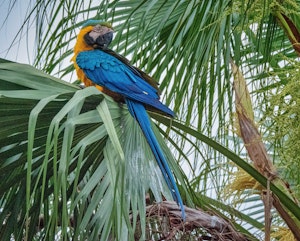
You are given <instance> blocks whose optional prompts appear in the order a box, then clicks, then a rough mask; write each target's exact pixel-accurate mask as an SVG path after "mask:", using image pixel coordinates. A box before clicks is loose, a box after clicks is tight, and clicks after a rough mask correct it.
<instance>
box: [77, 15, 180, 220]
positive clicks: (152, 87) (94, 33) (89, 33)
mask: <svg viewBox="0 0 300 241" xmlns="http://www.w3.org/2000/svg"><path fill="white" fill-rule="evenodd" d="M112 38H113V29H112V27H111V25H110V24H109V23H107V22H103V21H99V20H88V21H87V22H86V23H85V24H84V25H83V26H82V29H81V30H80V32H79V34H78V37H77V42H76V44H75V47H74V56H73V58H72V60H73V62H74V66H75V69H76V71H77V75H78V78H79V79H80V80H81V81H82V82H84V84H85V85H86V86H92V85H93V86H96V87H97V88H98V89H99V90H100V91H102V92H103V93H105V94H107V95H110V96H111V97H113V98H114V100H116V101H121V102H125V103H126V104H127V106H128V110H129V112H130V114H131V115H132V116H133V117H134V118H135V119H136V121H137V122H138V123H139V125H140V127H141V129H142V131H143V133H144V136H145V138H146V140H147V142H148V144H149V146H150V148H151V150H152V152H153V155H154V156H155V159H156V161H157V163H158V165H159V167H160V169H161V171H162V173H163V176H164V178H165V181H166V183H167V185H168V187H169V189H170V190H171V193H172V195H173V198H174V200H175V201H176V202H177V204H178V205H179V206H180V208H181V212H182V218H183V220H185V211H184V206H183V203H182V199H181V196H180V194H179V191H178V188H177V185H176V183H175V180H174V177H173V174H172V172H171V170H170V168H169V165H168V162H167V160H166V158H165V155H164V153H163V151H162V149H161V147H160V145H159V143H158V141H157V139H156V137H155V134H154V133H153V130H152V128H151V124H150V119H149V116H148V114H147V112H146V108H150V109H154V110H156V111H159V112H162V113H164V114H166V115H168V116H171V117H174V112H173V111H172V110H170V109H169V108H168V107H167V106H165V105H164V104H162V103H161V102H160V101H159V89H158V85H157V82H156V81H154V80H153V79H152V78H151V77H150V76H149V75H147V74H146V73H144V72H143V71H141V70H140V69H138V68H135V67H133V66H131V65H130V64H129V62H128V60H127V59H125V58H124V57H122V56H121V55H118V54H117V53H115V52H114V51H112V50H111V49H109V48H108V45H109V44H110V43H111V41H112Z"/></svg>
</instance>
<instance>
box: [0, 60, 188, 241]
mask: <svg viewBox="0 0 300 241" xmlns="http://www.w3.org/2000/svg"><path fill="white" fill-rule="evenodd" d="M0 72H1V83H2V84H3V85H4V86H6V89H5V90H3V91H2V90H1V91H0V94H1V98H0V107H1V108H0V111H1V113H2V115H1V116H2V118H1V123H2V125H1V130H0V131H1V140H0V142H1V149H0V157H1V160H2V161H1V166H0V175H1V179H2V180H3V182H2V183H1V197H2V198H1V210H3V211H1V213H0V220H2V223H3V222H5V225H3V226H2V228H1V231H0V232H1V233H2V234H3V237H9V236H10V235H11V234H13V236H14V239H15V240H20V239H22V237H23V236H22V235H23V230H26V238H27V240H31V239H32V238H33V237H34V235H35V233H36V226H37V225H38V222H39V217H40V215H43V218H44V220H45V221H46V220H47V222H46V227H45V228H44V230H43V231H41V234H40V235H41V237H44V238H46V239H51V240H53V239H54V237H55V236H56V234H57V233H58V232H60V233H61V235H62V237H64V239H68V238H67V237H69V236H70V235H72V237H78V238H80V239H85V238H87V237H94V238H97V237H100V234H101V240H106V239H107V238H108V237H109V236H110V235H114V236H115V238H117V239H120V237H122V238H124V237H127V235H128V239H129V240H132V238H133V236H134V230H135V228H136V227H135V226H132V225H131V220H130V219H129V217H130V216H132V219H133V220H135V221H134V223H135V224H136V220H137V218H138V217H139V219H140V220H142V222H141V230H142V237H145V208H146V206H145V205H146V204H145V199H146V197H145V195H146V193H147V192H148V190H150V192H151V193H152V194H153V196H154V199H155V200H156V201H157V202H159V201H161V200H162V194H163V196H164V197H165V198H167V199H169V200H171V199H172V196H171V193H170V191H169V189H168V187H167V186H166V183H165V182H164V181H163V180H164V179H163V177H162V174H161V171H160V169H159V167H158V165H157V163H156V161H155V158H154V157H153V155H152V152H151V150H150V148H149V146H148V144H147V142H146V140H145V138H144V137H143V134H142V133H141V130H140V128H139V126H138V125H137V124H136V122H135V120H134V119H133V118H132V117H131V115H130V114H129V112H128V111H127V109H125V108H124V107H121V106H119V105H118V104H117V103H115V102H114V101H112V100H110V99H109V98H108V97H104V96H103V95H102V94H101V93H100V92H99V91H98V90H97V89H96V88H94V87H90V88H85V89H80V88H78V87H77V86H73V85H70V84H68V83H65V82H63V81H60V80H58V79H56V78H53V77H50V76H49V75H46V74H43V73H42V72H40V71H38V70H36V69H34V68H33V67H30V66H27V65H20V64H16V63H2V64H0ZM16 96H17V97H16ZM153 127H154V128H155V126H153ZM159 142H160V144H161V145H162V146H163V149H164V150H165V153H166V155H167V158H168V160H169V162H170V165H171V166H172V169H173V170H174V173H175V174H176V177H177V180H178V181H179V182H180V183H181V187H182V191H184V190H185V191H184V192H185V193H186V195H185V196H186V197H188V192H187V187H186V184H185V183H186V181H185V179H184V176H183V173H182V171H180V169H179V167H178V166H177V165H176V164H175V162H174V159H173V157H172V155H171V153H170V152H168V151H167V149H168V148H167V147H166V145H165V144H164V141H163V140H162V139H159ZM25 194H26V195H25ZM24 197H26V200H24ZM18 200H19V201H18ZM18 202H19V203H18ZM15 203H17V207H16V206H15V205H14V204H15ZM17 217H18V218H17ZM71 217H73V219H74V222H75V225H77V226H75V227H74V231H73V232H70V231H69V230H68V229H69V226H70V218H71ZM17 219H18V220H19V221H18V222H16V220H17ZM58 227H60V228H58ZM123 240H124V239H123Z"/></svg>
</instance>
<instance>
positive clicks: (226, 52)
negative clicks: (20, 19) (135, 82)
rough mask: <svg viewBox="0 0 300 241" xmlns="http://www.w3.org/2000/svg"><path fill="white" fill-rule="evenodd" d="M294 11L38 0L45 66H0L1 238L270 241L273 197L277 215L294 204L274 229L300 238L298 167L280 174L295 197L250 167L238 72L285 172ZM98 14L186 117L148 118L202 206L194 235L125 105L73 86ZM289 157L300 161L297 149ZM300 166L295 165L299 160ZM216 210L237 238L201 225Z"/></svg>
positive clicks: (289, 6) (285, 7) (188, 195)
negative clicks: (82, 46)
mask: <svg viewBox="0 0 300 241" xmlns="http://www.w3.org/2000/svg"><path fill="white" fill-rule="evenodd" d="M295 7H296V8H299V2H297V1H289V2H288V3H280V2H277V1H259V0H257V1H170V0H169V1H167V0H150V1H129V0H119V1H101V2H100V3H98V4H97V5H95V4H93V3H92V1H90V2H88V1H85V2H82V1H67V0H66V1H60V2H55V1H53V2H51V1H38V2H37V3H36V5H35V6H34V7H33V8H32V9H33V10H32V12H30V13H29V15H28V18H27V19H26V21H27V22H26V21H25V23H24V24H25V25H24V26H26V23H28V24H29V23H30V21H31V20H32V19H35V20H36V39H37V41H36V53H37V54H36V56H35V62H34V65H35V68H34V67H32V66H27V65H20V64H17V63H12V62H9V61H7V60H1V63H0V73H1V74H0V76H1V77H0V78H1V82H0V86H1V89H0V96H1V97H0V111H1V117H0V122H1V127H0V133H1V135H0V142H1V146H0V157H1V164H0V175H1V180H2V182H1V186H0V193H1V196H0V203H1V209H0V219H1V223H2V227H1V229H0V234H1V235H0V236H1V237H3V238H2V239H3V240H9V239H13V240H22V239H25V240H39V239H41V238H43V239H46V240H57V239H62V240H70V239H72V240H99V239H100V240H109V239H116V240H127V239H128V240H133V239H141V240H144V239H150V240H157V239H159V238H160V239H162V238H167V237H168V238H173V239H174V240H176V239H177V240H180V239H184V238H185V239H187V240H192V239H193V238H194V239H195V240H198V238H199V237H207V236H210V237H212V238H215V239H216V237H218V235H219V237H221V238H223V239H225V238H231V240H232V239H234V238H235V239H236V240H242V239H245V240H261V239H262V237H264V236H265V237H266V238H268V237H269V234H270V230H269V229H268V225H267V222H266V223H264V217H266V218H265V219H266V220H267V219H268V218H269V217H270V216H268V215H271V212H269V213H268V212H266V215H264V209H263V204H262V201H261V200H260V197H261V196H262V197H265V196H264V194H263V195H261V194H262V193H266V192H269V191H270V190H271V191H272V195H271V194H270V192H269V194H268V195H267V197H269V198H273V199H274V200H275V201H278V202H279V203H280V206H276V205H275V207H276V208H277V210H278V209H279V208H280V207H282V208H283V211H281V212H280V211H279V212H278V213H277V212H275V210H274V211H272V215H273V217H274V218H273V220H274V221H273V222H272V224H273V227H274V228H273V229H272V231H276V230H277V231H278V230H284V229H283V228H284V227H286V224H287V225H288V227H289V229H290V230H291V231H293V235H294V236H295V237H296V238H298V237H299V236H297V235H299V234H298V233H297V228H299V227H300V226H299V220H300V208H299V206H298V204H297V202H296V201H295V200H296V199H297V198H299V194H298V193H297V192H293V193H292V195H291V194H290V193H289V191H290V190H293V188H294V187H297V185H298V184H299V177H298V176H297V175H296V174H295V173H294V172H293V168H287V169H283V168H281V169H282V171H280V177H281V178H284V179H285V180H287V181H288V182H289V183H290V184H291V189H290V188H286V185H283V184H282V183H284V182H283V181H281V179H279V178H277V174H276V178H275V179H276V181H273V180H272V179H269V181H268V180H267V178H268V177H269V176H268V175H265V173H263V172H261V171H260V170H259V169H257V170H256V169H255V168H253V167H252V165H250V164H248V162H247V161H245V160H246V159H247V157H245V155H246V151H245V150H244V146H243V144H242V143H241V139H240V138H239V137H238V135H237V134H236V132H234V131H233V130H234V124H233V118H232V115H233V112H234V110H235V102H234V100H235V99H236V98H235V97H234V91H233V87H232V79H233V74H232V73H233V71H232V68H230V63H232V66H236V67H237V66H238V67H237V68H239V70H238V71H237V72H238V73H240V74H241V75H242V74H243V75H244V77H245V79H246V83H247V85H248V87H249V89H251V99H252V101H253V109H254V112H253V113H254V114H253V116H254V117H255V121H260V122H259V123H260V125H259V127H260V131H261V133H263V136H264V137H265V138H266V139H265V140H266V142H267V141H268V142H267V143H268V144H269V146H270V147H269V149H268V152H269V153H271V154H272V156H273V157H274V160H273V162H274V163H275V165H277V166H278V167H279V168H280V167H283V166H286V165H287V164H290V162H291V161H290V160H288V161H287V158H286V156H285V155H286V153H285V152H284V151H283V150H284V149H283V148H285V147H286V145H287V143H291V142H290V141H291V140H295V139H297V137H295V135H294V136H293V135H290V136H288V135H287V134H293V133H294V134H296V133H297V132H296V130H297V128H296V129H295V131H293V133H283V134H282V130H284V129H285V128H286V125H283V124H282V123H283V122H284V121H282V119H281V121H280V120H278V118H279V117H278V116H276V118H274V115H273V113H272V112H271V111H270V110H274V109H275V110H276V109H278V108H279V109H280V110H281V111H282V113H285V118H287V117H288V118H289V119H292V121H296V117H297V113H296V112H295V111H294V112H293V108H292V107H293V104H292V103H291V104H290V105H282V104H280V101H279V100H278V99H276V98H275V99H274V98H273V97H272V94H274V93H279V94H280V93H282V95H281V98H283V97H284V98H288V97H289V96H292V97H293V99H292V100H294V102H293V103H295V101H296V103H297V98H296V97H297V95H296V93H297V91H296V90H294V89H293V88H292V87H290V86H289V81H290V79H292V80H293V79H294V81H297V77H296V76H297V74H298V71H297V68H298V67H297V62H296V60H297V58H298V53H299V52H297V46H298V45H297V44H298V42H299V41H300V37H299V36H300V35H299V34H298V31H297V29H298V28H299V26H298V24H299V21H297V20H298V14H297V11H294V10H293V9H295ZM87 18H102V19H106V20H108V21H111V22H112V23H113V25H114V26H115V31H116V36H115V40H114V47H113V49H114V50H116V51H118V52H119V53H121V54H123V55H125V56H128V57H129V58H130V59H132V63H134V64H135V65H136V66H139V67H140V68H142V69H143V70H145V71H146V72H149V73H151V75H152V76H153V77H154V78H155V79H157V80H159V82H160V88H161V90H162V91H163V95H162V96H163V101H164V102H165V103H166V104H168V105H169V106H170V107H171V108H173V109H174V110H175V112H176V113H177V118H176V119H175V120H170V119H169V118H167V117H164V116H161V115H159V114H155V113H150V114H151V116H152V118H153V120H154V121H155V122H154V123H155V124H154V123H153V126H156V134H157V137H158V138H159V141H160V143H161V145H162V146H163V148H164V151H165V152H166V154H167V157H168V160H169V162H170V165H171V167H172V169H173V171H174V175H175V176H176V179H177V182H178V184H180V191H181V193H182V195H183V196H184V201H185V204H186V205H187V206H188V207H190V208H191V209H188V210H189V212H191V213H190V216H188V218H192V217H197V218H196V219H188V220H190V221H191V220H192V221H193V222H192V221H191V222H190V224H189V225H190V226H188V225H186V226H184V225H183V226H180V225H178V223H176V222H178V219H176V214H177V213H178V210H176V207H174V206H173V204H172V203H169V202H162V205H161V206H159V205H152V204H153V200H155V201H157V202H160V201H162V195H161V194H163V196H164V197H165V198H166V199H167V200H170V198H171V195H170V193H169V192H168V189H167V188H166V185H165V183H164V182H163V181H162V180H163V178H162V175H161V173H160V171H159V169H158V168H157V166H156V165H155V162H154V161H153V156H152V154H151V151H150V150H149V148H148V147H147V144H146V142H145V140H144V139H143V136H142V134H141V132H140V130H139V128H138V126H137V125H136V124H135V122H134V120H133V119H132V118H131V116H130V115H129V114H128V111H127V109H126V106H120V105H118V104H117V103H115V102H114V101H112V100H111V99H110V98H109V97H106V96H104V95H102V94H101V93H99V92H98V91H97V90H96V89H95V88H93V87H89V88H83V89H82V88H81V87H80V86H79V85H78V84H77V82H75V83H73V84H69V83H67V82H71V80H74V78H75V77H73V75H72V73H73V72H74V71H73V67H72V66H71V65H70V63H69V59H70V58H71V56H72V47H73V44H74V40H75V37H76V33H77V32H78V29H79V28H80V26H81V24H82V22H83V21H84V20H86V19H87ZM38 69H39V70H38ZM241 75H240V76H241ZM53 76H56V77H53ZM291 76H294V77H293V78H291ZM58 78H59V79H58ZM60 79H64V80H66V81H67V82H64V81H62V80H60ZM236 79H237V80H240V79H242V78H241V77H239V78H236ZM293 83H295V82H293ZM294 86H295V85H294ZM282 89H284V90H285V91H283V92H280V91H281V90H282ZM292 90H294V91H296V92H293V91H292ZM279 99H280V98H279ZM247 103H249V102H247ZM250 106H251V105H250ZM250 109H251V107H250ZM286 116H287V117H286ZM295 116H296V117H295ZM251 121H252V122H253V121H254V120H253V119H251ZM270 123H272V125H270ZM270 126H271V127H272V128H271V127H270ZM274 127H275V128H274ZM159 133H160V134H162V135H163V136H164V139H163V138H162V137H161V135H160V134H159ZM274 134H276V138H275V139H272V136H273V135H274ZM279 134H281V135H279ZM293 138H294V139H293ZM286 141H289V142H286ZM166 142H167V144H168V145H166V144H165V143H166ZM246 147H247V146H246ZM291 149H292V148H291ZM250 152H251V151H250ZM290 153H291V154H292V158H294V159H293V160H295V161H297V148H294V149H292V150H291V152H290ZM284 154H285V155H284ZM249 156H250V157H251V153H249ZM288 157H289V158H291V156H288ZM293 165H294V169H295V167H298V162H295V163H294V164H293ZM180 166H181V167H180ZM237 167H238V168H237ZM237 169H243V170H244V171H245V172H246V173H247V176H246V180H247V181H249V180H253V182H252V186H251V187H249V186H246V184H245V182H242V183H244V186H243V187H242V188H240V189H238V187H237V186H234V185H231V186H228V184H229V183H231V182H232V179H233V175H232V174H233V172H235V171H236V170H237ZM281 169H280V170H281ZM183 170H184V171H183ZM292 174H293V175H292ZM239 178H240V177H239V176H238V175H236V179H237V180H241V179H239ZM278 180H279V181H278ZM257 183H259V184H257ZM258 186H259V188H258ZM237 189H238V190H237ZM224 190H227V192H224ZM266 190H267V191H266ZM146 193H149V194H150V195H147V196H146ZM275 201H274V202H275ZM274 202H273V204H274ZM233 203H234V204H233ZM265 206H266V208H265V209H266V210H267V207H268V205H265ZM195 207H197V208H201V210H203V213H199V212H197V211H196V210H195V209H194V208H195ZM171 209H173V210H174V212H171ZM206 211H207V212H210V213H212V212H213V213H214V215H212V216H208V220H218V224H220V225H221V224H224V223H225V224H226V225H229V223H231V224H232V226H231V224H230V225H229V226H228V227H230V228H229V229H228V230H229V231H230V232H231V233H232V235H233V236H230V237H229V236H228V237H226V236H221V235H222V232H221V230H218V229H214V228H213V227H212V226H209V225H207V223H206V225H207V226H204V225H203V223H201V225H202V227H200V226H201V225H199V222H200V221H199V220H202V221H203V219H204V218H203V217H206V216H205V214H207V213H205V212H206ZM161 214H164V215H165V216H166V217H167V218H166V217H164V215H161ZM193 215H194V216H193ZM197 215H198V216H197ZM219 218H220V219H219ZM174 220H175V222H174ZM191 224H192V225H191ZM166 227H167V228H166ZM188 227H189V228H188ZM203 227H204V228H203ZM222 227H224V226H222ZM183 228H184V229H183ZM264 229H265V230H264ZM213 230H215V232H213ZM228 230H227V231H228ZM287 230H288V229H287ZM172 234H174V235H173V236H172ZM277 234H278V232H277ZM277 234H276V233H275V232H274V233H273V235H274V236H275V235H277ZM234 235H235V236H234ZM221 238H220V239H221ZM221 240H222V239H221Z"/></svg>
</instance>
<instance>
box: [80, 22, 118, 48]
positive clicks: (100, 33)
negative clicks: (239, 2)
mask: <svg viewBox="0 0 300 241" xmlns="http://www.w3.org/2000/svg"><path fill="white" fill-rule="evenodd" d="M81 32H83V33H84V35H83V39H84V41H85V43H86V44H87V45H89V46H91V47H93V48H100V49H105V48H107V47H108V45H109V44H110V43H111V41H112V39H113V33H114V31H113V28H112V26H111V24H110V23H109V22H104V21H101V20H94V19H91V20H87V21H86V22H85V23H84V24H83V25H82V28H81Z"/></svg>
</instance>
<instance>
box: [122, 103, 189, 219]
mask: <svg viewBox="0 0 300 241" xmlns="http://www.w3.org/2000/svg"><path fill="white" fill-rule="evenodd" d="M126 104H127V106H128V110H129V112H130V113H131V115H132V116H133V117H134V118H135V119H136V120H137V122H138V123H139V125H140V127H141V129H142V131H143V133H144V135H145V138H146V140H147V142H148V144H149V146H150V148H151V150H152V152H153V155H154V156H155V159H156V160H157V163H158V165H159V168H160V169H161V172H162V174H163V176H164V178H165V180H166V183H167V185H168V187H169V189H170V190H171V193H172V196H173V199H174V200H175V201H176V202H177V204H178V205H179V206H180V209H181V216H182V219H183V220H184V221H185V211H184V206H183V202H182V199H181V196H180V194H179V190H178V188H177V185H176V183H175V180H174V177H173V174H172V172H171V170H170V168H169V165H168V163H167V160H166V158H165V155H164V153H163V151H162V149H161V147H160V145H159V143H158V142H157V139H156V137H155V135H154V133H153V130H152V128H151V123H150V120H149V117H148V114H147V112H146V110H145V107H144V106H143V104H141V103H139V102H136V101H133V100H129V99H126Z"/></svg>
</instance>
